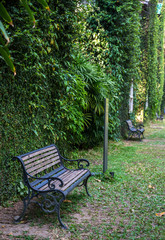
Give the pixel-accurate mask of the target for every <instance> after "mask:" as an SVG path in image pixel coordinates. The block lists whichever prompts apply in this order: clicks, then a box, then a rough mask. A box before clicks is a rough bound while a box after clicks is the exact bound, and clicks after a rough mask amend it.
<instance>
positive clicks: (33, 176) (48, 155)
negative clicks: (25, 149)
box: [13, 144, 92, 229]
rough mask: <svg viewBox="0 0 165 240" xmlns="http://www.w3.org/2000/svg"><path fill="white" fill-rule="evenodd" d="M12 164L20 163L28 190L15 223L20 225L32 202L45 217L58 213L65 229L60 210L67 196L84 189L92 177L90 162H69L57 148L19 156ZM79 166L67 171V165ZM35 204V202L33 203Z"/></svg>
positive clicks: (47, 148) (53, 145) (53, 147)
mask: <svg viewBox="0 0 165 240" xmlns="http://www.w3.org/2000/svg"><path fill="white" fill-rule="evenodd" d="M13 160H18V161H19V162H20V163H21V166H22V169H23V181H24V184H25V185H26V186H27V188H28V194H27V196H26V197H25V198H24V199H23V211H22V213H21V215H20V216H19V217H16V218H15V222H20V221H21V219H22V218H23V217H24V215H25V212H26V209H27V207H28V205H29V204H30V203H31V202H35V203H37V204H38V205H39V206H40V207H41V209H42V210H43V211H44V212H46V213H52V212H54V211H55V212H56V213H57V216H58V220H59V223H60V224H61V226H62V227H63V228H64V229H67V227H66V226H65V225H64V224H63V222H62V220H61V218H60V206H61V204H62V202H63V201H64V200H65V199H66V196H67V194H68V193H69V192H71V191H72V190H73V189H74V188H75V187H77V186H82V185H84V186H85V189H86V193H87V194H88V195H89V196H90V194H89V192H88V189H87V181H88V178H89V177H90V176H92V174H91V172H90V171H89V169H86V168H84V165H83V164H85V167H88V166H89V161H88V160H87V159H76V160H70V159H66V158H64V157H62V156H61V155H60V153H59V150H58V148H57V146H56V145H55V144H52V145H50V146H46V147H44V148H41V149H37V150H35V151H32V152H29V153H26V154H23V155H20V156H16V157H14V158H13ZM68 161H69V162H76V163H77V167H78V168H77V169H68V168H66V167H65V166H64V162H68ZM34 197H35V200H34V201H32V199H34Z"/></svg>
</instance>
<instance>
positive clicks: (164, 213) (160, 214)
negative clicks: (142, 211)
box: [156, 212, 165, 217]
mask: <svg viewBox="0 0 165 240" xmlns="http://www.w3.org/2000/svg"><path fill="white" fill-rule="evenodd" d="M163 215H165V212H161V213H156V216H157V217H161V216H163Z"/></svg>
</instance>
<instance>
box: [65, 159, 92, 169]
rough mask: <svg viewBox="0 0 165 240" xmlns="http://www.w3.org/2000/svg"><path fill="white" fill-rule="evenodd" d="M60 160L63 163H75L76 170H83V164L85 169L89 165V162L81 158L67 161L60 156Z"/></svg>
mask: <svg viewBox="0 0 165 240" xmlns="http://www.w3.org/2000/svg"><path fill="white" fill-rule="evenodd" d="M61 158H62V159H63V160H64V161H69V162H77V166H78V169H82V168H84V164H85V167H88V166H89V165H90V163H89V161H88V160H87V159H84V158H81V159H67V158H64V157H62V156H61Z"/></svg>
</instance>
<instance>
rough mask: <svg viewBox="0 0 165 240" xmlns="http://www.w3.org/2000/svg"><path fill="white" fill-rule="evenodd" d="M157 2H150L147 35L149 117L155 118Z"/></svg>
mask: <svg viewBox="0 0 165 240" xmlns="http://www.w3.org/2000/svg"><path fill="white" fill-rule="evenodd" d="M156 7H157V0H151V5H150V9H149V12H150V15H151V16H152V17H150V18H149V34H148V86H149V89H148V98H149V115H150V118H152V119H153V118H155V115H156V111H157V107H158V99H157V98H158V95H157V77H158V75H157V74H158V54H157V47H158V18H157V13H156Z"/></svg>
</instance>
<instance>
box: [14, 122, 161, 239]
mask: <svg viewBox="0 0 165 240" xmlns="http://www.w3.org/2000/svg"><path fill="white" fill-rule="evenodd" d="M144 135H145V139H144V140H143V141H142V142H140V141H138V140H137V141H134V140H129V141H124V140H121V141H118V142H111V141H110V142H109V154H108V155H109V156H108V171H107V173H106V174H105V176H104V177H103V176H102V175H96V176H94V177H92V178H91V180H89V192H90V194H91V195H92V197H88V196H87V195H86V193H85V190H84V188H83V187H81V188H77V189H75V190H74V191H73V192H72V193H71V194H70V195H69V196H68V198H67V200H68V201H66V202H64V203H63V205H62V209H61V218H62V220H63V222H64V223H65V224H67V225H68V227H69V230H67V231H66V230H62V229H61V228H60V227H59V223H58V221H57V217H56V214H51V215H46V214H43V213H41V211H40V210H38V209H36V210H35V211H34V213H33V216H28V218H29V222H30V224H31V226H34V225H36V224H38V226H40V227H41V231H42V228H43V226H44V225H45V224H49V226H50V229H49V230H50V233H49V236H47V237H44V238H41V237H39V238H37V236H34V235H30V233H29V234H27V235H26V234H25V235H24V237H23V236H17V238H18V239H29V240H32V239H50V240H53V239H58V240H60V239H61V240H64V239H65V240H71V239H73V240H78V239H83V240H84V239H91V240H95V239H114V240H115V239H124V240H127V239H132V240H133V239H145V240H146V239H148V240H152V239H153V240H156V239H160V240H163V239H165V230H164V220H165V215H162V216H157V213H162V212H165V206H164V183H165V170H164V162H165V120H164V122H162V121H159V122H154V123H150V125H148V126H146V127H145V134H144ZM74 155H75V156H76V157H85V158H87V159H89V160H90V163H91V167H90V169H91V171H92V172H95V173H100V172H102V168H103V166H102V156H103V148H102V146H100V147H97V148H94V149H90V150H88V151H81V152H76V153H74ZM75 156H74V158H75ZM109 172H114V173H115V176H114V178H113V179H112V178H111V177H110V174H109ZM17 238H16V237H14V236H11V238H10V239H17Z"/></svg>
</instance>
